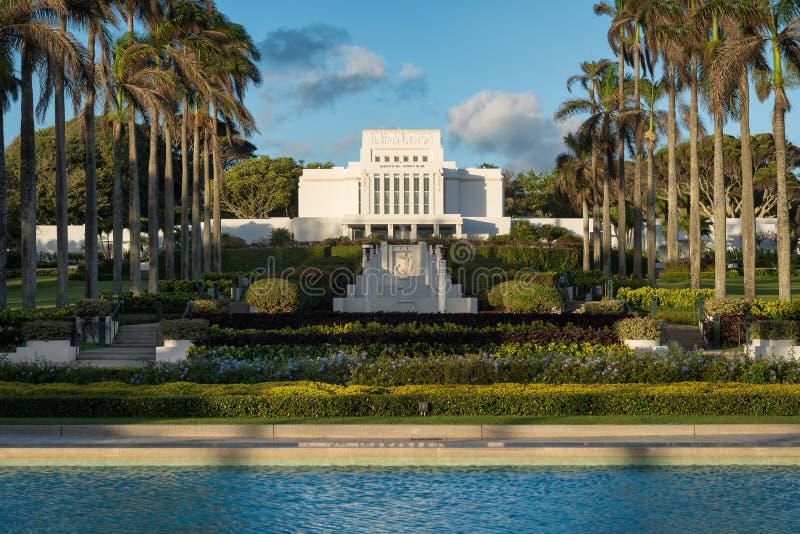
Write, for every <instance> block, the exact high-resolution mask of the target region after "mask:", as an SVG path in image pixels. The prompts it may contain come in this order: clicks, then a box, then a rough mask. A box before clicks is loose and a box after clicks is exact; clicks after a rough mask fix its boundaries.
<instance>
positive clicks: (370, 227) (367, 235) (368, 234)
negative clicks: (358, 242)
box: [364, 223, 372, 237]
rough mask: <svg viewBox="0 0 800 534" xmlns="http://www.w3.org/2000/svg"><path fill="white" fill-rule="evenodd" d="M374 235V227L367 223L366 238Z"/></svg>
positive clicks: (365, 227)
mask: <svg viewBox="0 0 800 534" xmlns="http://www.w3.org/2000/svg"><path fill="white" fill-rule="evenodd" d="M371 235H372V225H371V224H369V223H367V224H365V225H364V237H369V236H371Z"/></svg>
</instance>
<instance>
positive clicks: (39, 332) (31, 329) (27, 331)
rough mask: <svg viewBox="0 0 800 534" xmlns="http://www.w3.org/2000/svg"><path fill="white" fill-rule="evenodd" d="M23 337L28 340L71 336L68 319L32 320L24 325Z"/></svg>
mask: <svg viewBox="0 0 800 534" xmlns="http://www.w3.org/2000/svg"><path fill="white" fill-rule="evenodd" d="M22 337H23V338H24V339H25V340H26V341H50V340H63V339H69V338H70V332H69V322H67V321H31V322H29V323H25V324H24V325H22Z"/></svg>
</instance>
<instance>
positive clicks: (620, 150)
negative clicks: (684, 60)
mask: <svg viewBox="0 0 800 534" xmlns="http://www.w3.org/2000/svg"><path fill="white" fill-rule="evenodd" d="M620 37H622V30H620ZM624 58H625V49H624V45H623V44H622V39H620V50H619V84H618V85H619V89H618V91H619V95H618V98H619V102H618V103H617V109H618V110H619V111H620V112H622V111H624V110H625V88H624V83H623V80H625V59H624ZM618 127H619V128H621V125H618ZM625 223H626V220H625V141H624V139H623V138H622V136H621V135H620V136H619V139H617V257H618V258H619V266H618V267H619V269H618V271H619V276H620V278H625V277H626V276H627V265H626V264H625V263H626V259H627V251H628V247H627V243H626V242H625V241H626V240H625V237H626V232H627V225H626V224H625Z"/></svg>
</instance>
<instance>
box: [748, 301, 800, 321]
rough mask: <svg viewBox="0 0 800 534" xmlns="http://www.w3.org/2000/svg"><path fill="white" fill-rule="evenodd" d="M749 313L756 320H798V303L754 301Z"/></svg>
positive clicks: (799, 311) (799, 316)
mask: <svg viewBox="0 0 800 534" xmlns="http://www.w3.org/2000/svg"><path fill="white" fill-rule="evenodd" d="M750 313H752V314H753V317H756V318H758V319H784V320H792V321H797V320H800V301H796V300H795V301H792V302H782V301H777V300H776V301H766V300H756V301H755V302H753V305H752V306H751V307H750Z"/></svg>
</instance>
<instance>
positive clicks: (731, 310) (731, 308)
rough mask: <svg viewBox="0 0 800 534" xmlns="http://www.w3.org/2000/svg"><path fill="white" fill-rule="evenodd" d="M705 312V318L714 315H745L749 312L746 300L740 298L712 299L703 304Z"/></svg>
mask: <svg viewBox="0 0 800 534" xmlns="http://www.w3.org/2000/svg"><path fill="white" fill-rule="evenodd" d="M705 310H706V316H707V317H713V316H714V315H739V314H747V312H749V311H750V305H749V304H748V303H747V301H746V300H744V299H741V298H735V297H727V298H724V299H717V298H714V299H709V300H707V301H706V302H705Z"/></svg>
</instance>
